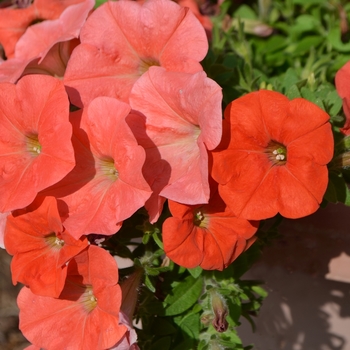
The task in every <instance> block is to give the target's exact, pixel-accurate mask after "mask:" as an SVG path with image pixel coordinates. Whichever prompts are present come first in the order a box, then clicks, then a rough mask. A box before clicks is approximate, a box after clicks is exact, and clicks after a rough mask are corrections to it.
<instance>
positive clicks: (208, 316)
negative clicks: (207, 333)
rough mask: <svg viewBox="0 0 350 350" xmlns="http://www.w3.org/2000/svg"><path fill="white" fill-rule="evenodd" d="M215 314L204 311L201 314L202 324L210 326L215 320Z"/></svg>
mask: <svg viewBox="0 0 350 350" xmlns="http://www.w3.org/2000/svg"><path fill="white" fill-rule="evenodd" d="M213 319H214V315H213V314H212V313H211V312H208V311H206V312H203V314H202V316H201V323H202V325H204V326H206V327H208V326H209V324H210V323H211V322H213Z"/></svg>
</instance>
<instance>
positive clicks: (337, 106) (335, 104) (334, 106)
mask: <svg viewBox="0 0 350 350" xmlns="http://www.w3.org/2000/svg"><path fill="white" fill-rule="evenodd" d="M327 100H328V101H329V104H330V105H331V108H330V109H329V114H330V115H331V116H336V115H337V114H338V113H339V112H340V110H341V109H342V106H343V100H342V99H341V98H340V96H339V95H338V93H337V91H336V90H334V91H332V92H330V93H329V94H328V95H327Z"/></svg>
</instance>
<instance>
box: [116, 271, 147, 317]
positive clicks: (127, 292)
mask: <svg viewBox="0 0 350 350" xmlns="http://www.w3.org/2000/svg"><path fill="white" fill-rule="evenodd" d="M142 275H143V269H142V268H136V270H135V272H134V273H132V274H131V275H130V276H129V277H127V278H126V279H125V280H123V281H122V282H121V283H120V287H121V289H122V305H121V307H120V309H121V311H122V312H124V314H125V315H126V316H127V317H128V318H129V319H130V320H132V317H133V314H134V311H135V307H136V303H137V298H138V291H139V286H140V283H141V278H142Z"/></svg>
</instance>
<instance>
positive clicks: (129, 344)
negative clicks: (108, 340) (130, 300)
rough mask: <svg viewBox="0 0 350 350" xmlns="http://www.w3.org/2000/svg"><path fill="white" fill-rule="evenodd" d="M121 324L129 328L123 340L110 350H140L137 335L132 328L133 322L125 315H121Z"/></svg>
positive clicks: (121, 313)
mask: <svg viewBox="0 0 350 350" xmlns="http://www.w3.org/2000/svg"><path fill="white" fill-rule="evenodd" d="M119 322H120V324H121V325H124V326H125V327H126V328H127V331H126V332H125V334H124V336H123V337H122V339H120V340H119V341H118V343H117V344H115V345H114V346H112V347H111V348H109V349H108V350H140V348H139V346H138V345H137V334H136V331H135V329H134V328H133V326H132V321H131V320H130V319H129V318H128V317H127V316H126V315H125V314H124V313H123V312H120V313H119Z"/></svg>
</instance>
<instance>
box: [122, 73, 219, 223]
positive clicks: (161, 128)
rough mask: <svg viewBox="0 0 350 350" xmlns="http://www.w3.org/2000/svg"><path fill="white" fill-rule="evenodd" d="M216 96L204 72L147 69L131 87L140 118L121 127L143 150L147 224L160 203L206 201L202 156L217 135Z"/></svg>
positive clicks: (215, 142) (205, 169) (215, 88)
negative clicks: (127, 129)
mask: <svg viewBox="0 0 350 350" xmlns="http://www.w3.org/2000/svg"><path fill="white" fill-rule="evenodd" d="M221 101H222V92H221V88H220V86H219V85H218V84H216V83H215V81H213V80H211V79H209V78H208V77H207V76H206V74H205V73H204V72H198V73H196V74H188V73H179V72H168V71H166V70H165V69H164V68H162V67H151V68H150V69H149V71H148V72H147V73H145V74H144V75H143V76H142V77H141V78H140V79H139V80H138V81H137V82H136V83H135V85H134V87H133V89H132V92H131V95H130V104H131V107H132V109H133V110H136V111H138V112H140V113H142V114H138V115H136V114H135V115H132V116H131V115H130V116H128V117H127V122H128V124H129V126H130V127H131V129H132V131H133V133H134V135H135V136H136V138H137V140H138V142H139V143H140V144H141V145H142V146H143V147H144V148H145V150H146V162H145V165H144V167H143V173H144V176H145V178H146V180H147V181H148V183H149V184H150V186H151V187H152V190H153V191H154V193H153V195H152V197H151V199H150V200H149V201H148V202H147V204H146V208H147V210H148V212H149V214H150V219H151V221H155V220H156V219H157V217H158V215H159V214H160V212H161V209H162V204H163V202H162V200H161V199H159V195H160V196H161V197H163V198H168V199H171V200H174V201H177V202H179V203H185V204H190V205H193V204H199V203H208V201H209V182H208V154H207V150H208V149H209V150H212V149H214V148H215V147H216V146H217V145H218V144H219V143H220V139H221V134H222V111H221Z"/></svg>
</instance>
